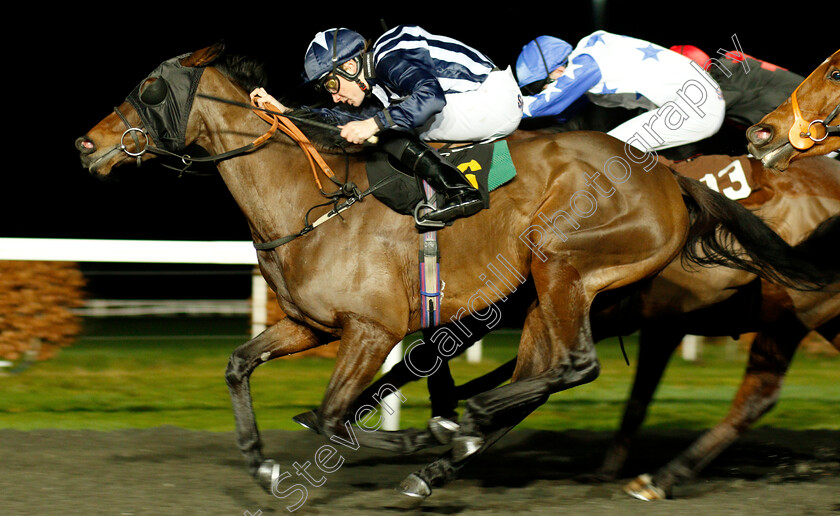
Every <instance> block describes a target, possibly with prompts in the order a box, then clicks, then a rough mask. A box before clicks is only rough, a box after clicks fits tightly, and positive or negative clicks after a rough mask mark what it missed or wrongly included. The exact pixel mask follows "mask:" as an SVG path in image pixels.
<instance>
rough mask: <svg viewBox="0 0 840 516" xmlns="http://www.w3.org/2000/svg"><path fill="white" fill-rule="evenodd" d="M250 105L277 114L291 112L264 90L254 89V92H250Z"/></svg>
mask: <svg viewBox="0 0 840 516" xmlns="http://www.w3.org/2000/svg"><path fill="white" fill-rule="evenodd" d="M250 96H251V103H252V104H254V105H256V106H257V107H260V108H263V109H269V110H271V111H277V112H279V113H285V112H286V111H291V109H289V108H287V107H286V106H284V105H283V104H281V103H280V102H278V101H277V99H275V98H274V97H272V96H271V95H269V94H268V92H267V91H265V88H256V89H255V90H254V91H252V92H251V95H250Z"/></svg>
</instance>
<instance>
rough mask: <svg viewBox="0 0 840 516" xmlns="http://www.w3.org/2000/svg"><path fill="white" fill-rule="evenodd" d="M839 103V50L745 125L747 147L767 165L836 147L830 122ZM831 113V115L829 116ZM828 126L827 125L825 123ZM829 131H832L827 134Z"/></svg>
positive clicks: (838, 144)
mask: <svg viewBox="0 0 840 516" xmlns="http://www.w3.org/2000/svg"><path fill="white" fill-rule="evenodd" d="M838 106H840V50H838V51H837V52H835V53H834V54H833V55H832V56H831V57H829V58H828V59H826V60H825V61H824V62H823V63H822V64H821V65H820V66H818V67H817V68H816V69H815V70H814V71H813V72H812V73H811V75H809V76H808V78H807V79H805V80H804V81H803V82H802V84H800V85H799V87H797V88H796V90H795V91H794V92H793V94H792V95H791V96H790V98H789V99H788V100H786V101H785V102H784V103H783V104H782V105H781V106H779V107H778V108H776V109H775V110H774V111H773V112H771V113H769V114H767V115H766V116H765V117H764V118H762V119H761V121H760V122H759V123H757V124H756V125H754V126H752V127H750V128H749V129H747V139H748V140H749V141H750V144H749V151H750V152H751V153H752V154H753V155H754V156H756V157H757V158H759V159H761V161H762V163H763V164H764V166H765V167H767V168H773V169H776V170H779V171H782V170H785V169H786V168H787V167H788V165H789V164H790V162H791V161H795V160H798V159H800V158H804V157H806V156H818V155H821V154H827V153H829V152H831V151H834V150H837V149H838V148H840V137H838V135H837V134H836V133H835V131H836V130H835V129H834V126H836V124H837V120H836V119H834V120H832V118H833V116H837V110H838ZM832 114H833V116H832ZM829 125H830V126H831V129H827V127H828V126H829ZM829 132H831V133H832V134H829Z"/></svg>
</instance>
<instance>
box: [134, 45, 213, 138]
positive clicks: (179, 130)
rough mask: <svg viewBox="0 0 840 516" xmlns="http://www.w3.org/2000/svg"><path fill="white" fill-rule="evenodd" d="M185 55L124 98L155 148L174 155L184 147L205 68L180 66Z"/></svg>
mask: <svg viewBox="0 0 840 516" xmlns="http://www.w3.org/2000/svg"><path fill="white" fill-rule="evenodd" d="M187 55H189V54H185V55H182V56H178V57H174V58H172V59H170V60H168V61H164V62H163V63H162V64H161V65H160V66H158V67H157V68H156V69H155V71H153V72H152V73H151V74H149V75H148V76H147V77H146V78H145V79H143V81H142V82H140V84H138V85H137V87H136V88H134V90H133V91H132V92H131V93H130V94H129V95H128V97H127V98H126V101H127V102H128V103H129V104H131V106H132V107H133V108H134V109H135V110H136V111H137V113H138V114H139V115H140V119H141V120H142V121H143V125H144V126H145V128H146V130H147V131H148V132H149V134H150V135H151V137H152V140H153V141H154V142H155V144H157V145H158V146H159V147H161V148H163V149H166V150H169V151H173V152H176V151H182V150H184V148H185V147H186V134H187V122H188V120H189V117H190V110H191V109H192V103H193V100H194V98H195V92H196V89H197V88H198V82H199V81H200V80H201V75H202V73H203V72H204V67H190V66H183V65H182V64H181V60H182V59H183V58H184V57H186V56H187Z"/></svg>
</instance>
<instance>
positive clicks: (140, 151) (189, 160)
mask: <svg viewBox="0 0 840 516" xmlns="http://www.w3.org/2000/svg"><path fill="white" fill-rule="evenodd" d="M114 113H116V114H117V116H119V117H120V119H121V120H122V121H123V124H125V127H126V130H125V132H123V134H122V136H121V137H120V145H119V146H118V147H117V148H116V149H115V150H116V151H117V152H119V151H122V152H124V153H125V154H126V155H128V156H129V157H132V158H135V159H136V160H137V166H138V167H139V166H140V162H141V159H142V157H143V155H144V154H146V152H150V153H152V154H155V155H158V156H169V157H174V158H176V159H178V160H180V161H181V163H183V165H184V167H183V168H177V167H174V166H172V165H167V164H165V163H162V165H163V166H165V167H167V168H171V169H174V170H177V171H179V172H181V173H185V172H187V171H188V169H189V167H190V166H191V165H192V164H193V163H214V164H215V163H218V162H220V161H222V160H225V159H228V158H232V157H234V156H238V155H240V154H246V153H248V152H251V151H253V150H254V149H256V148H257V147H259V146H260V145H262V144H263V143H265V142H266V141H268V139H269V138H271V137H272V136H273V135H274V133H275V131H276V130H277V128H278V127H279V126H280V122H279V120H277V119H275V120H274V121H273V123H271V126H270V127H269V128H268V131H266V132H265V134H263V135H262V136H260V137H259V138H257V139H255V140H254V141H252V142H251V143H249V144H248V145H243V146H242V147H239V148H236V149H233V150H229V151H227V152H222V153H220V154H214V155H212V156H204V157H192V156H190V155H189V154H186V153H177V152H173V151H169V150H166V149H161V148H160V147H156V146H154V145H152V144H151V140H150V139H149V131H147V130H146V129H145V128H143V127H134V126H132V125H131V123H129V121H128V119H127V118H126V117H125V115H123V113H122V111H120V108H119V107H115V108H114ZM129 135H130V136H131V138H132V139H133V140H134V146H135V149H136V150H135V151H133V152H132V151H130V150H128V147H127V146H126V144H125V137H126V136H129ZM138 135H139V136H142V137H143V138H144V139H145V140H146V141H145V143H144V144H143V145H142V146H141V145H140V138H139V137H138Z"/></svg>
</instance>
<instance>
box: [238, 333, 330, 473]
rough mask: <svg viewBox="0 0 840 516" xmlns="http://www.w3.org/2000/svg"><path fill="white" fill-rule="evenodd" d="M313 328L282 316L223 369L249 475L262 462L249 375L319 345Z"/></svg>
mask: <svg viewBox="0 0 840 516" xmlns="http://www.w3.org/2000/svg"><path fill="white" fill-rule="evenodd" d="M322 342H323V341H322V340H321V339H319V338H318V336H316V335H315V334H314V333H313V332H312V330H310V329H309V328H306V327H305V326H301V325H299V324H297V323H295V322H294V321H293V320H292V319H290V318H288V317H287V318H284V319H282V320H281V321H280V322H278V323H277V324H274V325H272V326H270V327H269V328H267V329H266V330H265V331H263V332H262V333H260V334H259V335H258V336H256V337H254V338H253V339H251V340H250V341H248V342H246V343H245V344H242V345H241V346H239V347H238V348H236V350H235V351H234V352H233V353H232V354H231V356H230V359H229V360H228V365H227V370H226V371H225V381H226V382H227V385H228V389H229V390H230V397H231V401H232V403H233V414H234V417H235V419H236V443H237V445H238V446H239V450H240V451H241V452H242V454H243V455H244V457H245V463H246V465H247V467H248V470H249V471H250V473H251V474H252V475H254V474H256V473H257V469H258V468H259V467H260V465H261V464H262V463H263V456H262V442H261V441H260V433H259V430H258V429H257V421H256V418H255V417H254V408H253V405H252V403H251V387H250V377H251V373H253V372H254V369H256V368H257V366H259V365H260V364H263V363H265V362H267V361H269V360H272V359H274V358H277V357H281V356H285V355H291V354H294V353H298V352H300V351H304V350H307V349H309V348H313V347H316V346H318V345H320V344H322Z"/></svg>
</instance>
